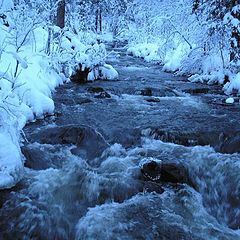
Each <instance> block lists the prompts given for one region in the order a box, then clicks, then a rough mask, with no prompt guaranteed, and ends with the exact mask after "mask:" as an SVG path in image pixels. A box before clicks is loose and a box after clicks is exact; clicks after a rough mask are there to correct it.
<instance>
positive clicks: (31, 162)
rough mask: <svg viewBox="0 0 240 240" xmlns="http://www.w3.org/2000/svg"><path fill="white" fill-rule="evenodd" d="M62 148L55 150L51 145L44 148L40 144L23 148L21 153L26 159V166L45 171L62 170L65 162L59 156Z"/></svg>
mask: <svg viewBox="0 0 240 240" xmlns="http://www.w3.org/2000/svg"><path fill="white" fill-rule="evenodd" d="M60 148H61V147H60V146H59V147H56V146H55V147H54V148H53V146H51V145H49V146H43V145H40V144H27V145H25V146H22V147H21V151H22V153H23V155H24V156H25V158H26V159H25V163H24V166H25V167H28V168H31V169H35V170H43V169H47V168H50V167H51V168H60V167H61V166H62V163H63V162H64V160H63V159H62V156H60V155H59V154H57V152H58V151H59V150H60ZM55 153H56V154H55Z"/></svg>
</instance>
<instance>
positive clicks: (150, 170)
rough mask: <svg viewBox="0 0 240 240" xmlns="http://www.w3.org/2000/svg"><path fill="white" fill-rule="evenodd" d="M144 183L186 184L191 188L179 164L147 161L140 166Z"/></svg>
mask: <svg viewBox="0 0 240 240" xmlns="http://www.w3.org/2000/svg"><path fill="white" fill-rule="evenodd" d="M141 173H142V175H143V178H144V180H145V181H153V182H156V183H161V182H166V183H186V184H188V185H189V186H192V187H193V183H192V181H191V180H190V178H189V175H188V172H187V170H186V169H185V167H184V166H183V165H182V164H181V163H179V162H176V161H174V162H169V161H168V162H164V161H154V160H152V161H147V162H146V163H144V164H143V165H142V166H141Z"/></svg>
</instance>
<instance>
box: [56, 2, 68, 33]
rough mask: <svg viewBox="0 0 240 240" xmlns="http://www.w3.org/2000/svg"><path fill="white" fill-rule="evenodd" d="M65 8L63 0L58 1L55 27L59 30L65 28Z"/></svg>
mask: <svg viewBox="0 0 240 240" xmlns="http://www.w3.org/2000/svg"><path fill="white" fill-rule="evenodd" d="M65 6H66V3H65V0H61V1H59V3H58V7H57V17H56V25H57V26H58V27H60V28H64V26H65Z"/></svg>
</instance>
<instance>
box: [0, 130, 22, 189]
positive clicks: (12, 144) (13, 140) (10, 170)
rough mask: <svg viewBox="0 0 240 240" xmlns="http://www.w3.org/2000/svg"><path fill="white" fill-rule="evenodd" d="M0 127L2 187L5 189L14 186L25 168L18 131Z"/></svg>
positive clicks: (0, 183) (0, 185)
mask: <svg viewBox="0 0 240 240" xmlns="http://www.w3.org/2000/svg"><path fill="white" fill-rule="evenodd" d="M0 129H1V132H0V189H3V188H10V187H12V186H14V185H15V184H16V182H18V181H19V180H20V179H21V177H22V175H23V171H24V168H23V158H22V156H21V150H20V147H19V144H18V135H17V132H15V133H13V132H8V131H7V130H6V128H5V127H1V128H0Z"/></svg>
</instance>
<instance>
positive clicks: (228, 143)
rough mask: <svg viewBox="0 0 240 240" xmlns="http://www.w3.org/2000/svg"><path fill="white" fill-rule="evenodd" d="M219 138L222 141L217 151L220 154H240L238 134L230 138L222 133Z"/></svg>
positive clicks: (239, 136) (239, 135)
mask: <svg viewBox="0 0 240 240" xmlns="http://www.w3.org/2000/svg"><path fill="white" fill-rule="evenodd" d="M219 138H220V140H221V141H222V142H221V144H220V149H219V151H220V152H221V153H228V154H233V153H240V134H237V135H235V136H231V135H227V134H224V133H222V134H221V135H220V137H219Z"/></svg>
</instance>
